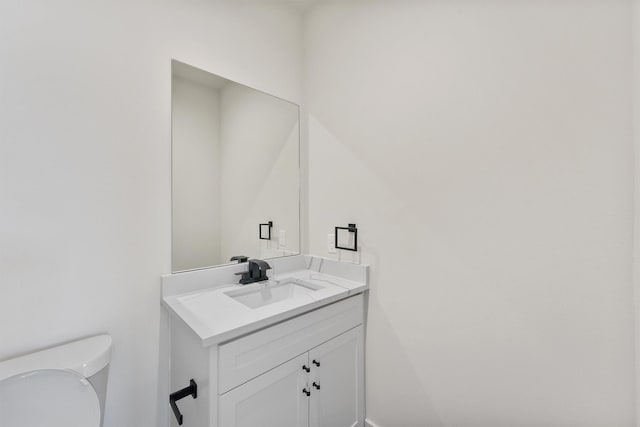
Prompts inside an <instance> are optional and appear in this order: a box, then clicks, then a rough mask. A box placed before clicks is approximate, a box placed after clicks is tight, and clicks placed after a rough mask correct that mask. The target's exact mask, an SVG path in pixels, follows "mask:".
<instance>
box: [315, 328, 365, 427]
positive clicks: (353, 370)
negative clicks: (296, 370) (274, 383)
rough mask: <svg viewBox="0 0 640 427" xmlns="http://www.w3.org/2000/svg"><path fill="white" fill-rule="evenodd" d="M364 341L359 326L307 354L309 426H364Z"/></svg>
mask: <svg viewBox="0 0 640 427" xmlns="http://www.w3.org/2000/svg"><path fill="white" fill-rule="evenodd" d="M363 341H364V340H363V330H362V326H358V327H356V328H353V329H351V330H349V331H347V332H345V333H343V334H342V335H338V336H337V337H336V338H333V339H332V340H330V341H327V342H326V343H324V344H322V345H320V346H318V347H316V348H314V349H313V350H311V351H310V352H309V362H310V363H311V379H310V385H311V400H310V404H309V425H310V427H352V426H363V425H364V359H363V354H364V347H363ZM318 364H319V365H320V366H317V365H318ZM318 387H319V388H318Z"/></svg>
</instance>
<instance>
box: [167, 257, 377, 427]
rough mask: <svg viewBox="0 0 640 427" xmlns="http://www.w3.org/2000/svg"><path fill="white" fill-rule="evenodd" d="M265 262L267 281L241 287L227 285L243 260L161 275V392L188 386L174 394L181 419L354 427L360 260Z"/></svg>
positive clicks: (193, 424) (231, 424) (213, 424)
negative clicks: (165, 351) (167, 379)
mask: <svg viewBox="0 0 640 427" xmlns="http://www.w3.org/2000/svg"><path fill="white" fill-rule="evenodd" d="M268 262H269V264H270V265H271V267H272V270H270V271H269V278H270V280H269V281H267V282H259V283H254V284H249V285H238V284H237V281H238V276H237V275H236V273H238V272H241V271H243V270H245V269H246V268H247V267H246V263H244V264H236V265H227V266H222V267H218V268H213V269H205V270H198V271H191V272H184V273H178V274H172V275H167V276H164V277H163V279H162V282H163V305H164V307H165V308H166V309H167V310H168V312H169V313H170V314H171V316H170V319H171V338H170V340H171V390H172V391H175V390H179V389H182V388H184V387H187V386H189V381H190V380H191V379H193V380H194V381H195V383H196V384H197V398H195V399H193V398H192V397H191V396H189V397H187V398H184V399H182V400H180V401H179V402H177V405H178V407H179V410H180V412H181V413H182V415H183V417H184V418H183V424H182V425H184V426H188V427H297V426H301V427H302V426H314V427H316V426H318V427H319V426H326V427H342V426H344V427H347V426H363V425H364V415H365V414H364V319H365V296H366V295H365V291H366V290H367V289H368V285H367V283H368V282H367V280H368V268H367V267H366V266H362V265H355V264H348V263H340V262H337V261H333V260H327V259H322V258H317V257H311V256H303V255H298V256H291V257H285V258H277V259H271V260H269V261H268ZM167 404H168V402H167ZM171 419H172V421H171V422H172V424H171V425H172V426H177V425H178V423H177V419H176V417H174V416H173V414H171Z"/></svg>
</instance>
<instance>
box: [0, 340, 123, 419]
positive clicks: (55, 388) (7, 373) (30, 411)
mask: <svg viewBox="0 0 640 427" xmlns="http://www.w3.org/2000/svg"><path fill="white" fill-rule="evenodd" d="M111 346H112V341H111V337H110V336H109V335H98V336H95V337H91V338H86V339H82V340H79V341H74V342H71V343H68V344H63V345H59V346H57V347H52V348H49V349H46V350H42V351H38V352H36V353H31V354H27V355H25V356H20V357H16V358H14V359H9V360H6V361H4V362H0V427H63V426H64V427H100V426H102V420H103V417H104V402H105V396H106V391H107V376H108V372H109V362H110V360H111Z"/></svg>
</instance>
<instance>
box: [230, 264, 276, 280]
mask: <svg viewBox="0 0 640 427" xmlns="http://www.w3.org/2000/svg"><path fill="white" fill-rule="evenodd" d="M248 263H249V271H243V272H240V273H236V275H241V276H242V277H241V278H240V282H239V283H240V284H241V285H246V284H248V283H255V282H263V281H265V280H269V278H268V277H267V270H269V269H271V266H270V265H269V263H267V262H266V261H263V260H261V259H250V260H249V262H248Z"/></svg>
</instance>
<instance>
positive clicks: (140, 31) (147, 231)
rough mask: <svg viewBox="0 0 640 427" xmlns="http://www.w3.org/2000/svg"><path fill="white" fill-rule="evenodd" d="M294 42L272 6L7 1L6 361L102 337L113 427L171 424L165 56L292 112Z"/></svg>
mask: <svg viewBox="0 0 640 427" xmlns="http://www.w3.org/2000/svg"><path fill="white" fill-rule="evenodd" d="M300 34H301V29H300V20H299V16H298V15H297V14H296V13H295V12H292V11H291V10H290V9H289V8H288V6H285V5H283V6H279V5H274V4H273V3H267V2H246V1H242V2H240V1H215V0H212V1H208V2H202V1H195V0H187V1H175V0H171V1H170V0H163V1H144V0H136V1H133V2H116V1H98V2H82V1H76V0H73V1H72V0H61V1H56V2H50V1H43V0H29V1H12V0H9V1H3V2H1V3H0V94H1V96H0V207H1V208H0V286H1V293H0V325H2V326H0V337H1V338H0V341H1V342H2V345H1V346H0V359H3V358H7V357H10V356H13V355H16V354H20V353H24V352H28V351H31V350H33V349H36V348H40V347H43V346H49V345H52V344H55V343H57V342H60V341H66V340H71V339H74V338H76V337H79V336H87V335H91V334H96V333H100V332H108V333H110V334H111V335H112V336H113V338H114V345H115V352H114V357H113V362H112V369H111V373H110V384H109V391H108V397H107V399H108V401H107V414H106V419H105V425H106V426H107V427H127V426H130V427H155V426H158V425H164V424H165V423H166V421H167V420H166V418H165V415H166V414H167V413H168V412H167V407H168V405H167V406H165V405H166V393H165V392H168V390H166V389H165V388H166V378H164V377H162V378H161V379H160V382H159V380H158V370H159V367H158V363H159V361H158V357H159V345H160V343H159V335H160V334H159V329H160V324H159V321H160V304H159V300H160V292H159V286H160V281H159V276H160V274H162V273H168V272H170V271H171V259H170V248H171V240H170V238H171V231H170V230H171V216H170V215H171V212H170V211H171V202H170V186H171V176H170V159H171V151H170V147H171V139H170V138H171V131H170V122H171V117H170V96H171V58H176V59H178V60H181V61H184V62H187V63H190V64H193V65H195V66H197V67H199V68H202V69H205V70H208V71H212V72H215V73H218V74H220V75H223V76H226V77H229V78H232V79H234V80H237V81H239V82H242V83H244V84H247V85H250V86H252V87H256V88H260V89H262V90H265V91H268V92H270V93H273V94H276V95H278V96H281V97H283V98H286V99H290V100H292V101H294V102H295V101H299V96H300V66H301V61H300V54H301V41H300V39H301V37H300ZM165 326H166V323H163V327H165ZM165 338H166V337H165ZM162 354H164V353H162ZM162 363H163V365H162V366H161V367H160V370H161V371H163V374H165V375H166V372H164V371H165V370H166V360H164V361H162ZM158 388H159V390H160V392H159V393H156V390H157V389H158ZM158 395H159V396H160V398H161V399H162V401H161V406H160V407H159V408H158V407H157V397H158ZM156 410H158V411H159V412H160V413H161V414H162V415H161V419H159V420H156Z"/></svg>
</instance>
